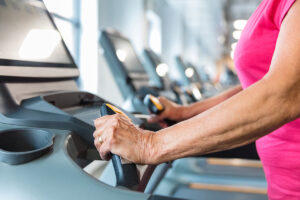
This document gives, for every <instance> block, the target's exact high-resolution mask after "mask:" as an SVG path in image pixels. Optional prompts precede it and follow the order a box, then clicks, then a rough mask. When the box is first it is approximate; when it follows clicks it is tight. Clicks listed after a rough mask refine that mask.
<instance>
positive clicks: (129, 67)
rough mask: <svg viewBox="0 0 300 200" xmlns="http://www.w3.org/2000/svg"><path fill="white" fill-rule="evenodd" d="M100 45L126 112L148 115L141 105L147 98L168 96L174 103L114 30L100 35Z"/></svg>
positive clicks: (130, 46) (172, 96)
mask: <svg viewBox="0 0 300 200" xmlns="http://www.w3.org/2000/svg"><path fill="white" fill-rule="evenodd" d="M100 44H101V45H102V48H103V50H104V57H105V58H106V61H107V63H108V65H109V67H110V70H111V71H112V73H113V74H114V77H115V80H116V82H117V85H118V87H119V88H120V91H121V93H122V97H123V99H125V103H124V105H123V106H122V107H123V108H124V109H125V110H127V111H129V112H133V113H141V114H149V111H148V109H147V108H146V106H145V105H144V104H143V99H144V97H145V96H146V95H147V94H152V95H153V96H167V97H168V98H170V99H172V100H174V101H176V96H175V95H174V94H173V93H172V92H168V91H165V92H164V91H163V90H162V88H163V87H164V86H163V85H162V84H161V83H159V82H158V81H157V80H155V81H152V79H151V78H149V76H148V74H147V71H146V70H145V68H144V66H143V65H142V63H141V61H140V60H139V58H138V56H137V54H136V52H135V50H134V48H133V45H132V44H131V42H130V41H129V39H128V38H126V37H125V36H124V35H122V34H121V33H120V32H118V31H116V30H113V29H107V30H103V31H101V36H100ZM159 81H160V80H159Z"/></svg>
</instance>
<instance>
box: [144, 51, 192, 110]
mask: <svg viewBox="0 0 300 200" xmlns="http://www.w3.org/2000/svg"><path fill="white" fill-rule="evenodd" d="M143 57H144V63H145V64H144V66H145V69H146V71H147V73H148V75H149V77H150V79H151V81H152V82H153V84H154V85H155V86H156V87H158V88H159V89H161V90H171V91H173V93H174V94H175V95H176V103H178V104H183V105H186V104H188V103H191V102H193V101H194V100H193V99H191V97H190V95H186V92H185V91H184V90H183V89H182V87H180V85H179V84H177V83H176V82H175V81H171V79H170V78H169V76H168V73H167V72H166V73H165V70H164V68H167V67H168V66H167V65H166V64H164V63H163V62H162V61H161V58H160V57H159V56H158V55H157V54H156V53H155V52H154V51H153V50H151V49H149V48H145V49H144V50H143ZM166 71H167V70H166Z"/></svg>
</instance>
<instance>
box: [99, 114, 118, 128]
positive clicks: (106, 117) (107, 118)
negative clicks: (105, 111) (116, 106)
mask: <svg viewBox="0 0 300 200" xmlns="http://www.w3.org/2000/svg"><path fill="white" fill-rule="evenodd" d="M112 116H113V115H106V116H103V117H99V118H97V119H95V120H94V125H95V127H98V126H101V125H102V124H105V123H106V122H107V121H108V120H109V119H110V118H112Z"/></svg>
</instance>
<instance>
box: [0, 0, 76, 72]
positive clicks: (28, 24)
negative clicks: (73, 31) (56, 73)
mask: <svg viewBox="0 0 300 200" xmlns="http://www.w3.org/2000/svg"><path fill="white" fill-rule="evenodd" d="M0 30H1V31H0V65H6V66H7V65H14V66H39V67H43V66H47V67H60V66H61V67H76V66H75V64H74V63H73V60H72V58H71V56H70V54H69V53H68V51H67V49H66V47H65V45H64V43H63V41H62V38H61V35H60V34H59V32H58V31H57V29H56V28H55V26H54V25H53V23H52V21H51V19H50V17H49V15H48V13H47V11H46V8H45V5H44V3H43V2H42V1H39V0H0Z"/></svg>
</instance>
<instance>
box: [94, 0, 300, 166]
mask: <svg viewBox="0 0 300 200" xmlns="http://www.w3.org/2000/svg"><path fill="white" fill-rule="evenodd" d="M298 19H300V1H296V2H295V4H294V5H293V6H292V8H291V9H290V11H289V13H288V15H287V16H286V18H285V19H284V21H283V23H282V25H281V31H280V34H279V37H278V41H277V44H276V49H275V52H274V55H273V60H272V63H271V66H270V71H269V72H268V74H267V75H266V76H265V77H264V78H263V79H262V80H260V81H258V82H257V83H256V84H254V85H252V86H251V87H249V88H248V89H246V90H243V91H241V92H239V93H238V94H236V95H234V96H232V97H231V98H229V99H227V100H226V101H224V102H223V103H220V104H218V105H217V106H214V107H212V108H211V109H209V110H207V111H205V112H203V113H201V114H199V115H197V116H195V117H193V118H191V119H189V120H187V121H184V122H181V123H179V124H177V125H175V126H172V127H169V128H166V129H164V130H161V131H159V132H157V133H156V134H154V133H152V132H149V131H143V130H140V129H138V128H136V127H135V126H134V125H133V124H132V123H128V122H127V121H126V120H125V119H123V118H122V117H121V116H119V115H114V116H106V117H104V118H99V119H97V120H96V121H95V126H96V131H95V133H94V137H95V138H96V139H95V145H96V147H97V149H98V151H99V152H100V154H101V157H102V158H106V155H108V154H109V152H112V153H114V154H117V155H120V156H122V157H123V158H126V159H127V160H130V161H133V162H135V163H144V164H154V163H161V162H164V161H169V160H175V159H177V158H181V157H186V156H191V155H201V154H206V153H211V152H216V151H222V150H226V149H230V148H234V147H238V146H242V145H245V144H247V143H250V142H253V141H255V140H256V139H258V138H260V137H262V136H264V135H266V134H268V133H269V132H271V131H272V130H275V129H277V128H279V127H280V126H282V125H283V124H285V123H287V122H290V121H292V120H294V119H297V118H298V117H300V109H299V108H300V92H299V91H300V76H299V74H300V34H299V33H300V23H299V20H298ZM141 133H144V134H141ZM99 137H101V139H103V142H101V143H100V142H99V140H98V139H97V138H99ZM101 141H102V140H101Z"/></svg>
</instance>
